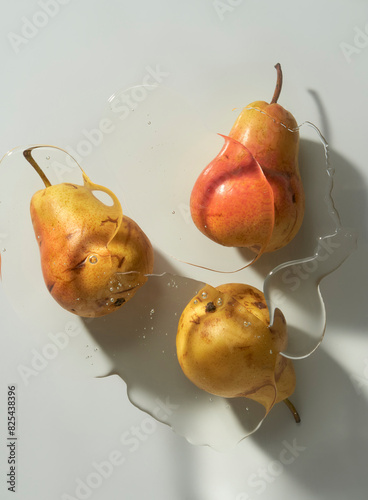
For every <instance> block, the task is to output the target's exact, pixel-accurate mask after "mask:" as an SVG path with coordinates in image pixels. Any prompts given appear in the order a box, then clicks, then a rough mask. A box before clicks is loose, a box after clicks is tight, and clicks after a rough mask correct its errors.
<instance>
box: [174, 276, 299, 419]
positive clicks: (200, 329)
mask: <svg viewBox="0 0 368 500" xmlns="http://www.w3.org/2000/svg"><path fill="white" fill-rule="evenodd" d="M286 346H287V328H286V323H285V319H284V316H283V315H282V313H281V311H280V310H278V309H277V310H276V311H275V321H274V322H273V325H272V328H270V318H269V311H268V308H267V304H266V302H265V298H264V295H263V293H262V292H260V291H259V290H257V289H256V288H254V287H252V286H249V285H243V284H237V283H235V284H234V283H232V284H227V285H221V286H218V287H217V288H214V287H211V286H209V285H206V286H205V287H204V288H203V289H202V290H200V291H199V292H198V294H197V295H196V296H195V297H193V299H192V300H191V301H190V302H189V303H188V304H187V306H186V307H185V309H184V311H183V313H182V315H181V317H180V320H179V324H178V331H177V337H176V348H177V357H178V361H179V364H180V366H181V368H182V370H183V372H184V374H185V375H186V376H187V378H188V379H189V380H191V381H192V382H193V383H194V384H195V385H196V386H197V387H199V388H200V389H203V390H204V391H207V392H208V393H210V394H214V395H216V396H221V397H225V398H235V397H247V398H250V399H253V400H254V401H257V402H258V403H260V404H262V405H263V406H264V407H265V409H266V412H267V413H268V412H269V411H270V410H271V408H272V407H273V406H274V405H275V404H276V403H278V402H280V401H283V400H285V399H287V398H288V397H289V396H290V395H291V394H292V393H293V392H294V389H295V383H296V381H295V372H294V368H293V364H292V362H291V360H290V359H287V358H285V357H284V356H282V355H281V354H280V352H281V351H282V350H283V349H285V348H286Z"/></svg>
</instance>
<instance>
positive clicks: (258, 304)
mask: <svg viewBox="0 0 368 500" xmlns="http://www.w3.org/2000/svg"><path fill="white" fill-rule="evenodd" d="M253 305H254V306H256V307H258V309H266V308H267V306H266V304H265V303H264V302H253Z"/></svg>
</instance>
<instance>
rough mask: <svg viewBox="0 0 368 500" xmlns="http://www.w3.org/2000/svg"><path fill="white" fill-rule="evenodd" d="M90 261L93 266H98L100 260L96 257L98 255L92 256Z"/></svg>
mask: <svg viewBox="0 0 368 500" xmlns="http://www.w3.org/2000/svg"><path fill="white" fill-rule="evenodd" d="M88 260H89V261H90V263H91V264H97V262H98V258H97V257H96V255H91V256H90V258H89V259H88Z"/></svg>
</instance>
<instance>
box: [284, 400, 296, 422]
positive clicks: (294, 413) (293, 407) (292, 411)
mask: <svg viewBox="0 0 368 500" xmlns="http://www.w3.org/2000/svg"><path fill="white" fill-rule="evenodd" d="M283 401H284V403H285V404H286V406H287V407H288V408H289V410H290V411H291V413H292V414H293V417H294V418H295V422H296V423H297V424H299V423H300V416H299V413H298V412H297V410H296V408H295V406H294V405H293V403H292V402H291V401H290V400H289V399H287V398H286V399H283Z"/></svg>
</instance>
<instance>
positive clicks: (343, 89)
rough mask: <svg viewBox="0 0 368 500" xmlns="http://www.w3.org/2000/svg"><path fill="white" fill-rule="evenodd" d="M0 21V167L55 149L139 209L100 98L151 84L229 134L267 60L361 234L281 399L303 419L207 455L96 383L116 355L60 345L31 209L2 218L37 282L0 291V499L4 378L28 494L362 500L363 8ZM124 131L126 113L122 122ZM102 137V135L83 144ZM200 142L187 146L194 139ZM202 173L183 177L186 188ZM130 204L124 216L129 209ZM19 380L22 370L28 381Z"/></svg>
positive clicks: (24, 10) (257, 272)
mask: <svg viewBox="0 0 368 500" xmlns="http://www.w3.org/2000/svg"><path fill="white" fill-rule="evenodd" d="M42 5H43V7H42ZM0 22H1V32H2V33H3V43H2V44H1V47H0V51H1V60H2V63H3V70H4V71H3V75H2V95H1V102H2V106H1V109H2V119H1V121H0V127H1V134H0V138H1V139H0V144H1V153H0V154H1V155H2V154H5V153H6V151H8V150H9V149H11V148H13V147H15V146H18V145H27V144H34V143H45V144H55V145H57V146H60V147H63V148H66V149H68V150H69V151H70V152H71V153H77V154H79V155H80V156H81V157H82V161H81V163H82V166H83V167H84V168H85V169H86V170H87V171H88V174H89V175H90V177H91V178H92V179H93V181H94V182H96V183H100V184H103V185H105V186H107V187H110V188H112V189H113V190H114V191H117V194H118V193H119V195H120V196H121V200H122V204H123V208H124V192H125V191H126V186H131V188H129V189H131V190H137V198H140V197H141V198H142V199H143V200H144V199H145V198H146V197H147V195H146V194H145V193H144V192H140V189H139V188H140V186H136V185H135V184H136V177H135V172H134V170H133V169H132V167H131V165H130V164H129V162H128V161H127V159H126V158H121V165H119V166H114V167H112V166H111V165H110V164H109V161H108V160H109V158H108V155H107V154H106V147H107V146H108V144H109V141H111V138H112V135H111V134H112V133H113V131H112V130H111V128H109V127H108V126H107V124H106V122H102V119H103V117H105V110H106V107H107V103H108V99H109V98H110V96H112V95H113V94H115V93H116V92H118V91H119V90H122V89H128V88H130V87H134V86H136V85H141V84H142V83H143V84H146V83H149V84H152V83H154V79H156V81H158V83H159V84H162V85H165V86H166V87H168V88H170V89H172V90H173V91H174V92H177V93H178V94H179V95H180V96H182V97H183V98H184V99H185V100H186V101H187V102H189V103H190V105H191V106H192V108H194V109H195V110H196V112H197V116H198V117H199V118H200V120H201V122H200V123H199V126H200V127H204V128H205V129H206V130H207V131H208V135H209V137H210V136H211V134H212V133H213V134H216V133H217V132H221V133H226V131H227V130H228V129H229V128H230V127H231V125H232V121H233V119H232V115H231V113H229V111H231V110H232V109H233V108H235V107H239V106H242V105H243V104H244V105H245V104H248V103H250V102H252V101H253V100H256V99H265V100H268V99H269V98H270V97H271V94H272V91H273V85H274V70H273V66H274V64H275V63H276V62H280V63H281V64H282V67H283V71H284V87H283V91H282V95H281V98H280V103H281V104H282V105H283V106H284V107H286V108H287V109H289V110H290V111H291V112H292V113H293V114H294V116H295V118H296V120H297V122H298V123H301V122H303V121H305V120H310V121H312V122H314V123H315V124H316V125H317V126H318V127H319V128H320V129H321V131H322V133H323V135H324V136H325V137H326V139H327V140H328V142H329V144H330V152H331V162H332V164H333V166H334V168H335V171H336V173H335V183H334V191H333V194H334V200H335V204H336V207H337V209H338V211H339V213H340V216H341V220H342V224H343V226H344V227H351V228H357V229H358V231H359V242H358V249H357V251H356V252H355V253H354V254H352V256H351V257H350V258H349V259H348V260H346V262H345V263H344V264H343V266H342V267H341V268H339V269H338V270H337V271H335V272H334V273H333V274H331V275H330V276H329V277H327V278H326V279H325V280H324V281H323V283H322V287H321V291H322V295H323V298H324V301H325V305H326V312H327V331H326V335H325V338H324V340H323V342H322V345H321V346H320V347H319V348H318V349H317V351H316V352H315V353H314V354H313V355H312V356H311V357H309V358H307V359H305V360H299V361H295V367H296V371H297V377H298V385H297V390H296V392H295V395H294V396H293V402H294V403H295V404H296V406H297V407H298V409H299V412H300V414H301V417H302V423H301V425H299V426H297V425H296V424H295V423H294V422H293V420H292V418H291V417H290V415H289V413H288V412H287V409H286V408H284V407H283V406H281V405H278V406H277V407H275V408H274V409H273V410H272V412H271V413H270V415H269V416H268V417H267V419H266V420H265V422H264V423H263V425H262V427H261V428H260V429H259V430H258V431H257V433H256V434H254V435H252V436H251V437H249V438H247V439H246V440H244V441H242V442H241V443H240V444H238V445H237V446H236V447H235V448H233V449H232V450H229V451H225V452H218V451H214V450H213V449H211V448H209V447H201V446H193V445H191V444H189V443H188V442H187V441H186V440H185V439H184V438H182V437H181V436H179V435H177V434H175V433H174V432H173V431H172V430H171V429H170V428H169V427H167V426H166V425H164V424H162V423H161V422H158V421H156V420H154V419H153V418H152V417H150V416H148V415H147V414H146V413H145V412H142V411H140V410H138V409H137V408H136V407H134V406H133V405H132V404H131V403H130V401H129V399H128V397H127V394H126V385H125V383H124V382H123V381H122V379H121V378H119V377H118V376H116V375H112V376H111V377H107V378H94V377H95V376H96V375H101V373H98V374H96V370H95V367H96V366H97V365H98V366H104V369H105V371H106V372H107V373H108V372H109V370H110V371H113V367H114V364H113V360H112V357H110V356H109V354H108V353H109V351H108V349H107V348H106V349H103V348H102V345H101V344H99V343H98V342H95V343H91V342H88V343H87V342H86V339H85V337H83V335H79V334H77V335H75V336H73V335H71V333H77V332H78V330H76V329H75V328H77V327H78V325H79V322H80V320H79V319H78V318H75V317H71V316H70V315H68V314H66V313H65V312H64V311H60V308H59V307H58V306H57V305H56V304H55V303H54V301H53V300H52V299H51V298H50V297H49V295H48V292H47V290H45V288H44V285H43V281H42V277H40V275H39V273H38V272H37V270H39V268H38V267H37V266H39V260H38V254H37V252H38V250H37V247H36V248H35V246H36V245H34V236H33V233H32V228H31V227H30V220H29V219H27V216H26V215H25V218H24V219H22V218H21V217H20V216H19V217H17V218H14V227H15V228H16V229H17V231H19V232H22V234H24V237H25V238H27V235H29V246H28V245H26V246H25V248H24V257H23V260H22V262H21V263H20V264H21V265H22V266H24V272H27V267H28V268H29V274H28V273H27V276H24V280H25V282H29V276H32V277H34V280H35V281H34V289H33V290H31V291H30V295H29V301H27V300H24V301H22V302H21V303H22V304H23V306H22V309H21V310H19V307H18V308H17V309H18V310H17V311H16V310H15V309H14V300H13V298H14V293H13V295H12V297H13V298H12V300H10V299H9V295H8V294H6V293H5V292H4V290H3V288H2V287H0V295H1V301H0V313H1V346H2V349H1V352H0V356H1V360H0V361H1V363H0V373H1V381H2V397H1V399H0V426H1V427H0V435H1V436H2V439H1V446H2V449H1V453H0V456H1V461H2V466H1V471H5V473H3V472H2V480H1V484H0V497H1V498H5V499H6V498H13V497H12V496H11V493H9V492H8V491H7V484H6V478H5V475H6V472H7V470H8V465H7V463H6V461H7V454H8V450H7V447H6V431H7V413H6V412H7V408H6V388H7V385H9V384H13V383H16V384H17V393H18V401H17V403H18V436H19V441H18V445H17V494H18V498H20V499H22V500H33V499H39V498H41V499H43V498H45V499H46V498H47V499H49V498H50V499H51V498H52V499H53V498H56V499H62V500H67V499H69V500H70V499H71V498H72V499H82V498H94V499H98V500H100V499H101V500H105V499H106V498H108V499H109V500H115V499H120V498H129V499H136V498H150V499H154V500H155V499H178V500H184V499H185V500H197V499H198V500H207V499H208V500H247V499H248V500H249V499H252V500H254V499H256V498H267V499H268V498H272V499H276V500H278V499H280V500H281V499H283V498H285V496H287V497H290V498H293V497H295V498H298V499H300V500H304V499H305V500H307V499H308V500H309V499H310V498H323V499H324V500H325V499H326V500H330V499H331V500H340V499H341V500H342V499H345V498H351V499H353V500H361V499H362V498H365V496H366V490H367V477H366V457H367V451H368V449H367V448H368V446H367V439H368V435H367V434H368V432H367V425H366V415H367V409H368V408H367V402H368V401H367V398H368V342H367V337H366V335H367V319H368V315H367V307H366V305H367V299H368V296H367V287H366V283H367V277H368V276H367V265H366V257H367V216H368V213H367V206H368V205H367V194H366V193H367V184H368V167H367V163H366V147H365V141H364V131H365V128H366V123H365V120H366V119H365V109H367V104H368V102H367V101H368V97H367V92H366V87H367V76H368V75H367V71H368V69H367V68H368V66H367V58H368V25H367V23H368V14H367V9H366V3H365V2H360V1H356V0H354V1H352V2H343V1H332V0H331V1H326V2H317V1H312V2H308V3H305V4H303V5H301V4H298V3H296V2H292V1H284V0H281V1H279V2H277V3H275V2H271V1H264V2H254V1H253V2H250V1H248V0H243V1H235V0H224V1H213V0H208V1H207V0H205V1H202V2H198V1H194V0H189V1H187V2H172V1H168V0H167V1H159V2H155V3H154V2H149V1H148V0H143V1H142V2H139V3H133V2H122V1H118V0H114V1H111V2H109V3H108V6H106V3H105V4H103V3H102V2H96V1H88V2H87V1H86V0H79V1H76V0H74V1H73V0H71V1H65V0H64V1H63V2H62V1H61V0H54V1H51V0H50V1H47V0H44V1H43V2H42V1H39V2H29V1H28V2H26V1H18V2H16V3H15V2H13V3H11V4H10V3H8V5H7V6H6V15H4V16H2V19H1V21H0ZM32 26H33V27H32ZM147 75H150V77H148V76H147ZM153 75H154V76H153ZM152 95H153V94H152ZM137 97H138V95H136V98H137ZM147 99H149V96H148V97H147ZM136 100H138V99H136ZM146 102H148V101H142V104H145V103H146ZM164 111H165V110H163V112H164ZM128 123H129V115H127V116H126V118H125V121H124V124H128ZM152 124H153V123H152ZM96 129H99V130H100V131H101V133H97V132H93V131H95V130H96ZM178 130H179V125H178ZM191 132H192V131H191ZM182 133H184V132H183V131H182ZM189 137H190V138H191V140H192V137H191V135H189ZM212 141H213V142H212ZM313 141H314V138H313V137H311V136H308V135H307V136H306V137H305V138H304V141H302V145H301V163H303V159H304V163H305V164H308V159H309V160H310V159H311V158H316V157H317V154H318V153H317V150H318V147H317V146H316V145H315V144H314V142H313ZM212 143H213V144H214V145H215V147H214V152H215V154H217V151H218V149H217V145H218V144H219V143H218V138H217V137H216V139H212V138H209V142H208V143H206V148H207V150H208V148H210V147H211V144H212ZM195 147H196V150H197V151H198V150H199V148H198V144H196V145H195ZM185 153H186V154H187V152H185ZM206 154H207V153H206ZM206 154H205V153H203V155H204V158H207V157H206ZM209 159H211V158H209ZM204 166H205V165H203V167H204ZM172 168H173V169H174V168H175V165H174V164H173V165H172ZM197 168H199V167H197V166H191V165H188V171H190V172H191V175H193V178H195V175H196V172H194V170H195V169H197ZM197 173H199V170H198V172H197ZM14 175H16V174H14ZM304 175H305V176H308V172H304ZM19 176H23V173H22V174H21V173H19ZM309 179H310V178H309ZM2 182H3V180H2ZM133 183H134V185H132V184H133ZM18 187H19V184H18ZM41 187H42V186H41V185H40V183H39V181H38V180H37V177H36V176H35V175H34V174H33V172H32V171H29V172H27V173H24V186H23V187H22V190H21V195H19V192H20V191H19V189H20V188H19V189H17V191H16V192H14V195H13V197H14V200H16V197H17V196H19V197H20V198H21V204H22V205H23V206H24V214H25V213H26V212H25V210H26V209H27V205H28V202H27V199H25V197H26V194H27V191H29V190H31V192H33V191H35V190H36V189H40V188H41ZM160 187H161V188H162V186H152V190H154V189H155V188H157V189H159V188H160ZM319 187H320V186H318V188H319ZM22 194H23V196H22ZM317 198H318V196H317ZM0 201H1V200H0ZM174 201H175V200H174ZM315 203H316V204H317V206H318V203H320V202H319V201H318V200H316V202H315ZM142 206H143V207H144V203H143V204H142ZM0 209H1V205H0ZM128 209H129V210H131V211H132V212H133V215H135V212H134V207H131V206H129V207H128ZM313 210H315V205H313ZM154 213H155V206H148V207H146V209H142V210H140V211H139V214H137V215H136V217H137V218H138V217H139V218H142V219H143V220H142V221H139V222H141V223H142V226H146V227H147V228H149V227H150V220H151V218H152V216H153V214H154ZM307 220H308V224H309V229H310V228H311V226H310V224H311V223H312V222H313V220H314V217H311V216H310V215H309V216H308V215H307ZM0 233H1V234H0V238H1V248H5V245H4V244H3V243H4V241H6V240H7V238H9V235H4V234H3V233H2V229H1V228H0ZM317 236H318V233H317ZM163 237H164V234H163ZM160 239H161V237H160ZM304 245H305V252H306V255H311V253H312V252H313V249H314V247H315V240H314V239H312V240H311V239H306V240H305V241H300V242H299V244H298V247H299V248H304ZM155 248H156V250H157V265H156V272H163V271H170V272H175V273H178V274H182V275H187V276H190V277H192V278H195V279H198V280H200V281H205V282H209V283H211V284H214V285H217V284H219V283H224V282H229V281H232V280H234V281H235V279H234V275H219V274H214V273H211V272H209V271H205V270H201V269H196V268H192V267H188V266H187V265H185V264H182V263H180V262H178V261H176V260H174V259H171V258H170V257H168V256H167V255H165V254H164V253H163V252H164V249H165V248H166V246H165V241H162V240H161V241H157V242H156V241H155ZM290 252H291V251H289V250H286V249H285V251H283V253H282V255H278V256H274V257H270V258H269V257H266V258H265V259H262V260H260V261H259V262H258V263H257V265H256V266H254V268H252V269H247V270H245V271H242V272H241V273H239V275H236V281H245V282H249V283H251V284H253V285H254V286H257V287H259V288H262V285H263V279H264V277H265V275H266V274H267V272H269V271H270V270H271V269H272V268H273V267H274V266H275V265H277V264H279V260H283V259H284V258H285V259H288V260H290V258H293V255H290ZM27 259H29V264H28V265H27ZM17 287H18V288H19V294H20V295H22V293H23V294H24V286H23V282H22V281H20V282H19V283H18V284H16V286H14V287H13V290H15V293H16V290H17ZM40 303H42V304H45V306H44V309H42V311H40V310H39V309H37V304H40ZM27 304H28V305H27ZM18 306H19V304H18ZM70 321H71V322H72V325H70V323H69V322H70ZM111 321H112V320H111ZM106 323H107V325H108V324H109V321H106ZM113 323H114V322H113ZM74 325H75V326H74ZM65 329H66V330H65ZM61 331H63V332H64V334H65V335H68V338H69V340H68V341H65V347H59V348H58V349H57V350H55V349H54V350H53V351H52V352H53V353H55V352H56V355H55V357H54V358H53V359H44V354H45V353H46V356H47V353H48V354H49V356H50V351H48V349H50V347H48V346H49V345H50V343H54V344H55V338H59V339H60V338H63V339H66V338H67V337H65V335H61V336H57V334H58V333H60V332H61ZM67 332H69V333H67ZM107 334H108V332H107ZM60 345H61V346H63V345H64V344H60ZM96 348H97V350H95V349H96ZM40 355H41V356H42V358H43V359H44V360H43V361H42V358H41V356H40ZM27 368H28V369H30V370H32V371H29V372H28V377H27V376H25V375H24V373H26V370H27ZM21 373H23V377H22V376H21ZM103 374H104V375H105V373H103ZM166 411H171V410H170V408H169V409H167V408H166ZM1 422H2V423H1ZM107 461H109V464H110V465H108V464H107V463H106V462H107ZM82 483H84V484H86V486H83V485H82Z"/></svg>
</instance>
